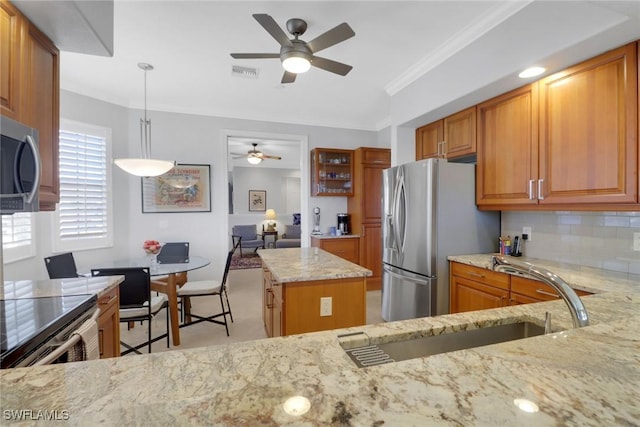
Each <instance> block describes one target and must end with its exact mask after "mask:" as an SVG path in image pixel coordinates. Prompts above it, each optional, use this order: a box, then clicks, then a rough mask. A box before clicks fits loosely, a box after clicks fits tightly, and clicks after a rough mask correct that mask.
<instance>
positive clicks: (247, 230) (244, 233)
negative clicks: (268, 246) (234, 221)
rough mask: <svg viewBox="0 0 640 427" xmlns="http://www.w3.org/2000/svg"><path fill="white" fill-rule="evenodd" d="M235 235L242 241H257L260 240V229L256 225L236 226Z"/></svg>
mask: <svg viewBox="0 0 640 427" xmlns="http://www.w3.org/2000/svg"><path fill="white" fill-rule="evenodd" d="M232 233H233V235H234V236H240V237H242V240H244V241H247V240H257V239H258V227H257V226H256V225H255V224H251V225H234V226H233V232H232Z"/></svg>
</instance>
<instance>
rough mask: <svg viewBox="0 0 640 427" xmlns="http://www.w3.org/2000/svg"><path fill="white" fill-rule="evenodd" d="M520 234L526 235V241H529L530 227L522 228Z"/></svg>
mask: <svg viewBox="0 0 640 427" xmlns="http://www.w3.org/2000/svg"><path fill="white" fill-rule="evenodd" d="M522 234H526V235H527V240H528V241H529V242H530V241H531V227H522Z"/></svg>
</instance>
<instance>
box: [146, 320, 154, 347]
mask: <svg viewBox="0 0 640 427" xmlns="http://www.w3.org/2000/svg"><path fill="white" fill-rule="evenodd" d="M151 319H153V317H152V318H150V319H148V320H147V323H149V327H148V328H147V329H148V330H149V337H148V338H147V339H148V340H149V354H151Z"/></svg>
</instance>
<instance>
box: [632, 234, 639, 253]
mask: <svg viewBox="0 0 640 427" xmlns="http://www.w3.org/2000/svg"><path fill="white" fill-rule="evenodd" d="M633 250H634V251H640V233H633Z"/></svg>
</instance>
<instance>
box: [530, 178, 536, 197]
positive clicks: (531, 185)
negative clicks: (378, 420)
mask: <svg viewBox="0 0 640 427" xmlns="http://www.w3.org/2000/svg"><path fill="white" fill-rule="evenodd" d="M533 181H535V180H533V179H530V180H529V200H533V199H535V195H534V194H533Z"/></svg>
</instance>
